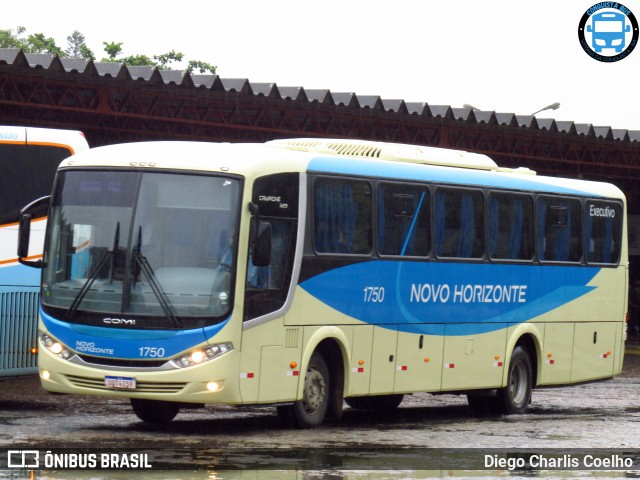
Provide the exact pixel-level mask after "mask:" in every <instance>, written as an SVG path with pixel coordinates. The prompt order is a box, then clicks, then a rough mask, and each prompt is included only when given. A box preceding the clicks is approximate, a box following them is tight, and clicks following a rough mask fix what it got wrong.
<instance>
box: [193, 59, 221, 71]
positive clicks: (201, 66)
mask: <svg viewBox="0 0 640 480" xmlns="http://www.w3.org/2000/svg"><path fill="white" fill-rule="evenodd" d="M217 69H218V67H216V66H215V65H211V64H210V63H206V62H201V61H199V60H189V63H188V64H187V72H189V73H193V71H194V70H197V71H198V73H207V72H210V73H213V74H215V73H216V70H217Z"/></svg>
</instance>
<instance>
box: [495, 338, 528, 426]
mask: <svg viewBox="0 0 640 480" xmlns="http://www.w3.org/2000/svg"><path fill="white" fill-rule="evenodd" d="M531 372H532V368H531V359H530V358H529V354H528V353H527V351H526V350H525V349H524V348H523V347H520V346H518V347H516V348H514V350H513V353H512V354H511V361H510V362H509V372H508V374H507V385H506V386H505V387H503V388H501V389H500V390H498V400H499V402H500V407H501V408H500V409H501V411H502V412H503V413H506V414H512V413H522V412H524V411H525V410H526V409H527V407H528V406H529V403H531V389H532V388H533V380H532V373H531Z"/></svg>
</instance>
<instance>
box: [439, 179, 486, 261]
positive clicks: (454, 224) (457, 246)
mask: <svg viewBox="0 0 640 480" xmlns="http://www.w3.org/2000/svg"><path fill="white" fill-rule="evenodd" d="M483 218H484V209H483V196H482V192H480V191H479V190H462V189H449V188H440V189H438V191H437V192H436V199H435V246H436V255H438V256H439V257H460V258H482V256H483V255H484V221H483Z"/></svg>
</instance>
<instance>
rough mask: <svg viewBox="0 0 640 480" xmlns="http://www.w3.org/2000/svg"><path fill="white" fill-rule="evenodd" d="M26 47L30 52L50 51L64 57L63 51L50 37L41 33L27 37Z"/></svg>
mask: <svg viewBox="0 0 640 480" xmlns="http://www.w3.org/2000/svg"><path fill="white" fill-rule="evenodd" d="M27 48H28V49H29V52H31V53H51V54H53V55H58V56H59V57H64V52H63V51H62V49H61V48H60V47H58V45H56V41H55V40H54V39H53V38H51V37H45V36H44V34H43V33H35V34H33V35H29V36H28V37H27Z"/></svg>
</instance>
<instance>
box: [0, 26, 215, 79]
mask: <svg viewBox="0 0 640 480" xmlns="http://www.w3.org/2000/svg"><path fill="white" fill-rule="evenodd" d="M26 32H27V29H26V28H25V27H17V28H16V29H15V32H14V31H13V30H11V29H8V30H0V48H19V49H21V50H22V51H24V52H25V53H50V54H54V55H57V56H59V57H61V58H64V57H70V58H86V59H90V60H94V61H95V60H96V57H95V55H94V53H93V52H92V51H91V49H90V48H89V47H88V46H87V44H86V42H85V36H84V35H83V34H82V33H80V32H79V31H78V30H74V31H73V32H72V33H71V35H69V36H68V37H67V49H66V50H64V51H63V50H62V49H61V48H60V47H58V46H57V45H56V42H55V40H54V39H53V38H51V37H46V36H45V35H44V34H43V33H35V34H30V35H27V36H26V37H25V34H26ZM102 45H103V46H104V51H105V53H106V54H107V57H105V58H102V60H101V61H102V62H119V63H124V64H125V65H131V66H149V67H156V68H159V69H161V70H174V69H173V68H172V67H171V65H170V64H172V63H174V62H178V63H179V62H182V61H183V60H184V54H183V53H182V52H176V51H175V50H171V51H170V52H167V53H162V54H160V55H154V56H153V57H149V56H148V55H145V54H136V55H129V56H126V57H123V56H122V54H123V49H122V42H102ZM186 70H187V72H189V73H193V72H194V71H198V72H199V73H207V72H210V73H213V74H215V73H216V71H217V67H216V66H215V65H211V64H210V63H207V62H203V61H201V60H189V61H188V62H187V68H186Z"/></svg>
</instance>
